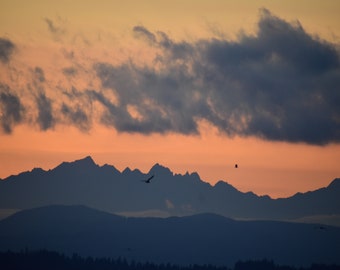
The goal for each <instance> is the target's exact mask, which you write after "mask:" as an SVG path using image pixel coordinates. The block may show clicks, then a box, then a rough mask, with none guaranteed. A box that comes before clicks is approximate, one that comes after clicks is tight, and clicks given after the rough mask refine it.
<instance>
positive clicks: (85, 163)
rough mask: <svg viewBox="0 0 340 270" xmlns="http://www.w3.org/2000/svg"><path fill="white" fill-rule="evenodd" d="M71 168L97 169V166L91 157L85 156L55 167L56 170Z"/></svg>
mask: <svg viewBox="0 0 340 270" xmlns="http://www.w3.org/2000/svg"><path fill="white" fill-rule="evenodd" d="M71 166H76V167H83V168H84V169H85V168H90V167H93V166H96V167H97V166H98V165H97V164H96V163H95V162H94V161H93V159H92V157H91V156H87V157H85V158H82V159H77V160H75V161H71V162H63V163H61V164H60V165H59V166H57V168H63V167H71Z"/></svg>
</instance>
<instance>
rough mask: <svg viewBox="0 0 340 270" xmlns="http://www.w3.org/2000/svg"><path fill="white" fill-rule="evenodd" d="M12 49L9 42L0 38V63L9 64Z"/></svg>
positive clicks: (12, 46) (12, 44) (13, 47)
mask: <svg viewBox="0 0 340 270" xmlns="http://www.w3.org/2000/svg"><path fill="white" fill-rule="evenodd" d="M14 49H15V45H14V43H13V42H12V41H11V40H9V39H6V38H1V37H0V62H3V63H7V62H9V60H10V57H11V55H12V53H13V51H14Z"/></svg>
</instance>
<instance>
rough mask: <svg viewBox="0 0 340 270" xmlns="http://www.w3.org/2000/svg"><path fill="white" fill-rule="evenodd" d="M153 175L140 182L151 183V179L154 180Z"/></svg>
mask: <svg viewBox="0 0 340 270" xmlns="http://www.w3.org/2000/svg"><path fill="white" fill-rule="evenodd" d="M154 176H155V175H154V174H153V175H151V176H150V177H149V178H148V179H145V180H142V182H144V183H147V184H149V183H150V182H151V179H152V178H154Z"/></svg>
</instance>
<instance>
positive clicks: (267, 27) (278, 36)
mask: <svg viewBox="0 0 340 270" xmlns="http://www.w3.org/2000/svg"><path fill="white" fill-rule="evenodd" d="M133 31H134V33H137V34H138V36H139V37H142V39H144V40H147V42H148V44H151V45H152V46H156V47H158V48H161V49H162V52H163V53H162V54H161V55H160V56H159V57H158V58H157V59H156V62H157V61H158V64H160V66H159V67H158V68H157V69H156V68H153V67H145V66H143V67H140V66H137V65H133V64H131V63H129V64H122V65H120V66H113V65H110V64H107V63H97V64H96V65H95V70H96V72H97V76H98V77H99V78H100V80H101V82H102V85H103V86H104V87H106V88H111V89H113V90H114V91H115V93H116V94H117V95H118V98H119V101H120V103H119V105H117V106H111V105H112V104H111V105H110V106H107V105H105V107H107V111H106V115H105V119H106V121H105V123H110V124H112V125H114V126H115V127H116V128H117V129H118V130H120V131H128V132H142V133H150V132H179V133H184V134H192V133H197V132H198V127H197V121H198V120H200V119H204V120H207V121H209V122H210V123H212V124H214V125H215V126H217V127H218V128H219V130H220V131H222V132H224V133H225V134H227V135H228V136H234V135H241V136H257V137H260V138H263V139H268V140H280V141H289V142H305V143H310V144H326V143H329V142H339V141H340V106H339V104H340V91H339V89H340V63H339V53H338V52H337V51H336V49H335V46H333V45H332V44H330V43H327V42H325V41H322V40H320V39H318V38H317V37H313V36H311V35H309V34H308V33H306V32H305V30H304V29H303V28H302V26H301V25H300V23H299V22H295V23H288V22H286V21H284V20H282V19H280V18H278V17H276V16H273V15H272V14H271V13H270V12H269V11H268V10H262V12H261V17H260V21H259V24H258V32H257V34H256V35H254V36H252V35H245V34H243V35H242V36H241V37H240V38H239V39H238V40H237V41H229V40H225V39H217V38H216V39H210V40H199V41H197V42H194V43H187V42H175V41H173V40H171V39H170V38H169V37H168V36H167V35H166V34H165V33H163V32H157V33H152V32H151V31H149V30H148V29H146V28H145V27H142V26H137V27H135V28H133ZM156 64H157V63H156ZM102 99H104V97H102ZM103 104H106V103H105V102H103ZM129 105H130V106H133V107H134V108H135V109H136V110H137V111H138V113H139V114H140V116H141V117H139V118H138V119H136V118H134V117H132V116H131V114H130V113H129V111H128V108H129Z"/></svg>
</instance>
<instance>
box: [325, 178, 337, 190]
mask: <svg viewBox="0 0 340 270" xmlns="http://www.w3.org/2000/svg"><path fill="white" fill-rule="evenodd" d="M327 188H331V189H334V188H336V189H340V178H335V179H334V180H333V181H332V182H331V183H330V184H329V185H328V187H327Z"/></svg>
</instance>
